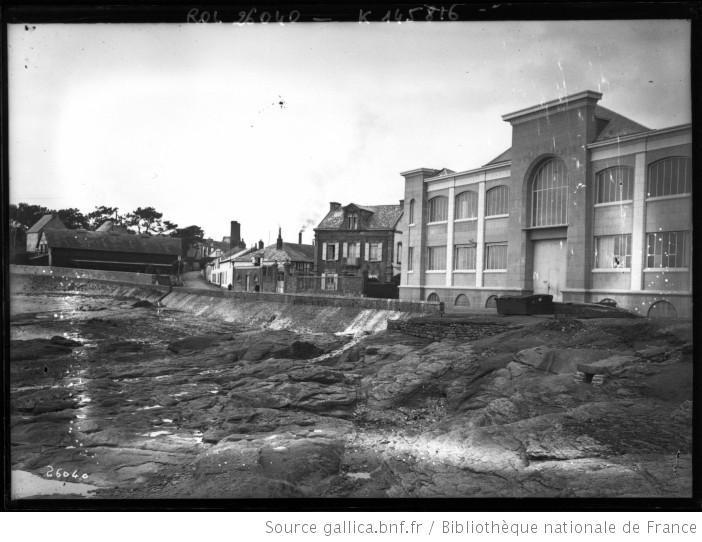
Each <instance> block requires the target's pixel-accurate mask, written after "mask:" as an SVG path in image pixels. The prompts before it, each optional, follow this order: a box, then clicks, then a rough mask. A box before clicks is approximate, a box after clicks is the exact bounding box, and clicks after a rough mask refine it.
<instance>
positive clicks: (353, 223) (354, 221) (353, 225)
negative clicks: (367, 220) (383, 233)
mask: <svg viewBox="0 0 702 542" xmlns="http://www.w3.org/2000/svg"><path fill="white" fill-rule="evenodd" d="M348 224H349V229H350V230H356V229H358V215H357V214H356V213H351V214H349V215H348Z"/></svg>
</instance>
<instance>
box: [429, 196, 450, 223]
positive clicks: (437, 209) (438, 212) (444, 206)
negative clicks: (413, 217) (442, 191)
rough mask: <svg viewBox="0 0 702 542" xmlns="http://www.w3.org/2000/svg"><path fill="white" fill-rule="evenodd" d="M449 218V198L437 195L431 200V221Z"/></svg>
mask: <svg viewBox="0 0 702 542" xmlns="http://www.w3.org/2000/svg"><path fill="white" fill-rule="evenodd" d="M447 219H448V198H447V197H446V196H436V197H435V198H431V199H430V200H429V222H441V221H443V220H447Z"/></svg>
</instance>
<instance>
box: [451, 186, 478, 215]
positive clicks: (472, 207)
mask: <svg viewBox="0 0 702 542" xmlns="http://www.w3.org/2000/svg"><path fill="white" fill-rule="evenodd" d="M455 214H456V216H455V218H456V219H460V218H477V217H478V194H476V193H475V192H473V191H471V190H467V191H466V192H461V193H460V194H458V195H457V196H456V212H455Z"/></svg>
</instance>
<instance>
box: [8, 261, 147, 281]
mask: <svg viewBox="0 0 702 542" xmlns="http://www.w3.org/2000/svg"><path fill="white" fill-rule="evenodd" d="M10 274H18V275H36V276H55V277H65V278H71V279H79V280H102V281H108V282H123V283H127V284H148V285H151V283H152V278H153V275H152V274H150V273H130V272H127V271H103V270H101V269H77V268H73V267H51V266H47V265H10Z"/></svg>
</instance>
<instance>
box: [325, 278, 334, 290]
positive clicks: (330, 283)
mask: <svg viewBox="0 0 702 542" xmlns="http://www.w3.org/2000/svg"><path fill="white" fill-rule="evenodd" d="M324 289H325V290H336V275H327V276H325V277H324Z"/></svg>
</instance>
